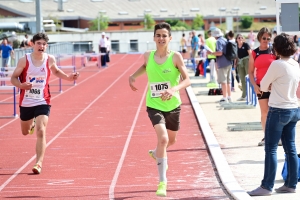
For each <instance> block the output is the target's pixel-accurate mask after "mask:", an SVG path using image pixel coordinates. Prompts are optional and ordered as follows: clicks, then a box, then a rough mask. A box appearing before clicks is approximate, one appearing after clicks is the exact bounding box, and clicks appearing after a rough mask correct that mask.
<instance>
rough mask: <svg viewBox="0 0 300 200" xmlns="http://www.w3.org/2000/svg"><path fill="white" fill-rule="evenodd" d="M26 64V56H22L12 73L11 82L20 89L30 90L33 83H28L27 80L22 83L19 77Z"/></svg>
mask: <svg viewBox="0 0 300 200" xmlns="http://www.w3.org/2000/svg"><path fill="white" fill-rule="evenodd" d="M25 66H26V58H25V56H24V57H22V58H20V60H19V61H18V64H17V67H16V69H15V70H14V72H13V74H12V75H11V78H10V82H11V83H12V84H13V85H14V86H16V87H18V88H20V89H24V90H30V89H31V87H32V83H27V82H24V83H21V82H20V80H19V79H18V78H19V76H20V75H21V73H22V72H23V70H24V68H25Z"/></svg>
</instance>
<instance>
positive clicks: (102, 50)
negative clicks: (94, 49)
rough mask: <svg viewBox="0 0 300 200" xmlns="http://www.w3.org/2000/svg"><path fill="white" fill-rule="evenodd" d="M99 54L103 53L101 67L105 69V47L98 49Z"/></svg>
mask: <svg viewBox="0 0 300 200" xmlns="http://www.w3.org/2000/svg"><path fill="white" fill-rule="evenodd" d="M100 52H101V53H105V55H101V66H102V67H105V66H106V53H107V52H106V47H100Z"/></svg>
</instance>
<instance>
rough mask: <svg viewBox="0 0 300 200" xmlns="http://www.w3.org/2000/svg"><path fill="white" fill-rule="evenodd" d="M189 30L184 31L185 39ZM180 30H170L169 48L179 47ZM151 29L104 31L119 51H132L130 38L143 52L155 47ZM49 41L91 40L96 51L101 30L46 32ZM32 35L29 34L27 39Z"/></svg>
mask: <svg viewBox="0 0 300 200" xmlns="http://www.w3.org/2000/svg"><path fill="white" fill-rule="evenodd" d="M189 32H190V31H184V33H185V36H186V39H187V37H188V35H189V34H188V33H189ZM182 33H183V32H182V31H172V40H171V42H170V45H169V48H170V49H171V50H176V51H178V50H179V49H180V47H179V44H180V40H181V37H182ZM200 33H201V34H203V35H204V32H203V31H198V32H197V33H196V34H197V35H198V34H200ZM153 34H154V33H153V31H146V32H145V31H143V32H142V31H141V32H137V31H135V32H133V31H127V32H126V31H122V32H106V36H108V37H109V38H110V40H111V41H119V53H127V52H132V49H131V48H130V46H131V45H130V40H137V46H138V52H145V51H146V50H151V49H155V48H156V46H155V43H154V42H153ZM48 36H49V43H56V42H82V43H87V42H91V43H92V44H93V51H95V52H98V44H99V40H100V38H101V32H88V33H54V34H48ZM23 38H24V36H23V35H18V39H19V40H20V41H21V40H23ZM31 38H32V35H29V39H31Z"/></svg>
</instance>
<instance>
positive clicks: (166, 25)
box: [154, 22, 171, 36]
mask: <svg viewBox="0 0 300 200" xmlns="http://www.w3.org/2000/svg"><path fill="white" fill-rule="evenodd" d="M164 28H165V29H167V31H168V32H169V36H171V26H170V24H168V23H166V22H160V23H158V24H156V25H155V26H154V36H155V33H156V30H158V29H164Z"/></svg>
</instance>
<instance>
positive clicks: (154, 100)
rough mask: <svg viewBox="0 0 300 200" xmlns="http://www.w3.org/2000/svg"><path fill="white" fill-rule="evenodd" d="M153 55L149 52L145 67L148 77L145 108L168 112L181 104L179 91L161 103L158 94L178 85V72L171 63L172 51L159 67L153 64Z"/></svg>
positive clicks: (152, 52)
mask: <svg viewBox="0 0 300 200" xmlns="http://www.w3.org/2000/svg"><path fill="white" fill-rule="evenodd" d="M154 53H155V51H151V53H150V55H149V58H148V63H147V66H146V72H147V76H148V92H147V97H146V106H147V107H150V108H154V109H157V110H161V111H164V112H169V111H171V110H174V109H175V108H177V107H178V106H180V104H181V99H180V95H179V91H177V92H175V93H174V94H173V96H172V98H171V99H170V100H168V101H162V100H161V98H160V97H159V94H160V92H162V91H163V90H164V89H166V88H167V87H174V86H176V85H178V84H179V80H180V71H179V70H178V69H177V68H176V66H175V65H174V63H173V55H174V52H173V51H171V52H170V54H169V56H168V58H167V59H166V61H165V62H164V63H163V64H161V65H159V64H157V63H156V62H155V60H154Z"/></svg>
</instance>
